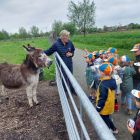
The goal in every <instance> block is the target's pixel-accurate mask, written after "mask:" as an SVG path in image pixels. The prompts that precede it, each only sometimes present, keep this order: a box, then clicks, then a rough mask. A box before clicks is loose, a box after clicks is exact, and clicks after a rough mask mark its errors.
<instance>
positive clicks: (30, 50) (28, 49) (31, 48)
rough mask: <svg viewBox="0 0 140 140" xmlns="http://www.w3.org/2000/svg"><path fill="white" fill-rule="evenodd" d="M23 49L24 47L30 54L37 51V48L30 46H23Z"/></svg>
mask: <svg viewBox="0 0 140 140" xmlns="http://www.w3.org/2000/svg"><path fill="white" fill-rule="evenodd" d="M22 47H23V48H24V49H25V50H26V51H27V52H28V53H30V52H33V51H34V50H35V47H32V46H29V44H28V46H25V45H23V46H22Z"/></svg>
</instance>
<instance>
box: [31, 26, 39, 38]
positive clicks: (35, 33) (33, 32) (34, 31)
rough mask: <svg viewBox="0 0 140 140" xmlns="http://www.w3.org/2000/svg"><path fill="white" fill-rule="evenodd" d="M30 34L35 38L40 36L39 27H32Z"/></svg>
mask: <svg viewBox="0 0 140 140" xmlns="http://www.w3.org/2000/svg"><path fill="white" fill-rule="evenodd" d="M30 32H31V35H32V36H33V37H38V36H39V28H38V27H37V26H32V27H31V31H30Z"/></svg>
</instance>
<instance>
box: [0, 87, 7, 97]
mask: <svg viewBox="0 0 140 140" xmlns="http://www.w3.org/2000/svg"><path fill="white" fill-rule="evenodd" d="M4 89H5V88H4V85H2V86H1V95H3V96H4V95H7V94H6V92H5V90H4Z"/></svg>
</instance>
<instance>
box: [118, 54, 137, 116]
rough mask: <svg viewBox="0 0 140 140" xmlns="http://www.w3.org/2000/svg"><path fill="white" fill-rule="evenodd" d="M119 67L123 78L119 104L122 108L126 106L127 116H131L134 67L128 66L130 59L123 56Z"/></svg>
mask: <svg viewBox="0 0 140 140" xmlns="http://www.w3.org/2000/svg"><path fill="white" fill-rule="evenodd" d="M120 65H121V67H122V70H123V77H122V83H121V86H120V87H121V91H122V95H121V104H122V107H124V106H125V104H126V105H127V114H128V115H131V114H132V95H131V91H132V89H133V75H134V74H135V73H136V72H135V69H134V67H132V66H131V65H130V59H129V57H128V56H126V55H124V56H122V57H121V58H120Z"/></svg>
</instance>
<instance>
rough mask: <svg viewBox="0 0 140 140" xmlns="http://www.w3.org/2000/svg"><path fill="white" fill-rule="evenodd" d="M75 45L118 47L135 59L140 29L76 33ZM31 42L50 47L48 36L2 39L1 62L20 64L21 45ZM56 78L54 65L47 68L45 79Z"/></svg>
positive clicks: (24, 53) (0, 45)
mask: <svg viewBox="0 0 140 140" xmlns="http://www.w3.org/2000/svg"><path fill="white" fill-rule="evenodd" d="M71 40H72V41H73V43H74V45H75V47H77V48H80V49H84V48H87V49H88V50H90V51H94V50H100V49H104V50H107V49H108V48H109V47H116V48H118V51H119V55H120V56H121V55H124V54H127V55H129V56H130V57H131V58H132V59H133V53H131V52H130V51H129V50H130V49H131V48H132V47H133V45H134V44H135V43H139V42H140V30H133V31H125V32H107V33H95V34H90V35H87V36H86V37H85V38H84V37H83V35H75V36H73V37H72V38H71ZM27 43H30V44H31V45H33V46H35V47H39V48H42V49H44V50H45V49H47V48H48V47H50V45H49V43H48V40H47V38H34V39H26V40H14V41H0V62H5V61H7V62H9V63H13V64H20V63H22V61H23V60H24V58H25V55H26V52H25V51H24V49H23V48H22V47H21V46H22V45H23V44H27ZM53 78H54V65H52V66H51V68H50V69H49V70H48V69H45V79H46V80H48V79H49V80H50V79H53Z"/></svg>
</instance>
